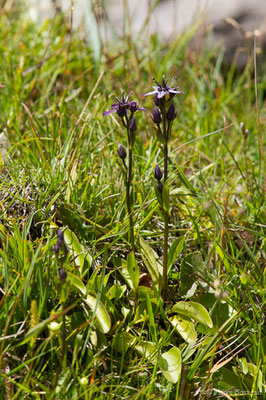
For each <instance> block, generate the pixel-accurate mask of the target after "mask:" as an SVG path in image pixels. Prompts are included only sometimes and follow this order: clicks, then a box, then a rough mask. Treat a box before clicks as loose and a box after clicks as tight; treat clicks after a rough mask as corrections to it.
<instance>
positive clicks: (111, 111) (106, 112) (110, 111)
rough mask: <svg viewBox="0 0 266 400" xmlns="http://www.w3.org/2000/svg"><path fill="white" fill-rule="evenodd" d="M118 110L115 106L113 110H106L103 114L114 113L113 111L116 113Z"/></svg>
mask: <svg viewBox="0 0 266 400" xmlns="http://www.w3.org/2000/svg"><path fill="white" fill-rule="evenodd" d="M116 111H117V110H116V109H115V108H113V109H112V110H109V111H105V112H104V113H103V115H109V114H113V113H115V112H116Z"/></svg>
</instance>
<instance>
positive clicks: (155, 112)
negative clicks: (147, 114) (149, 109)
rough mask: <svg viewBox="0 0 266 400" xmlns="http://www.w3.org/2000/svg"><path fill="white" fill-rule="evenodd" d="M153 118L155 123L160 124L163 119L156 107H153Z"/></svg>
mask: <svg viewBox="0 0 266 400" xmlns="http://www.w3.org/2000/svg"><path fill="white" fill-rule="evenodd" d="M152 120H153V122H154V123H155V124H159V123H160V122H161V121H162V117H161V114H160V111H159V110H158V108H156V107H154V109H153V113H152Z"/></svg>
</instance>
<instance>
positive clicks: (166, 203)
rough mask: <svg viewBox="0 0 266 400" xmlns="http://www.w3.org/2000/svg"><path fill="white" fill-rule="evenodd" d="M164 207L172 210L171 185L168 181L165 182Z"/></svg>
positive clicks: (166, 209) (165, 209)
mask: <svg viewBox="0 0 266 400" xmlns="http://www.w3.org/2000/svg"><path fill="white" fill-rule="evenodd" d="M162 195H163V208H164V211H167V212H169V210H170V197H169V186H168V184H167V183H164V184H163V193H162Z"/></svg>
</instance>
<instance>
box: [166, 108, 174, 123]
mask: <svg viewBox="0 0 266 400" xmlns="http://www.w3.org/2000/svg"><path fill="white" fill-rule="evenodd" d="M175 117H176V112H175V106H174V105H173V104H171V105H170V107H169V109H168V111H167V113H166V118H167V119H168V121H169V122H171V121H173V120H174V119H175Z"/></svg>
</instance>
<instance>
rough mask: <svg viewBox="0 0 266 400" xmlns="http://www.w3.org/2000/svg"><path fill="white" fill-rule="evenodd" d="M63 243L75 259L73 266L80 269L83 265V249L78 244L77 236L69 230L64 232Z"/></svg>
mask: <svg viewBox="0 0 266 400" xmlns="http://www.w3.org/2000/svg"><path fill="white" fill-rule="evenodd" d="M64 241H65V244H66V246H67V248H68V250H69V251H70V253H71V254H73V256H74V257H75V264H76V265H77V266H78V267H80V268H81V270H82V268H83V265H84V259H85V256H84V247H83V246H82V244H80V243H79V241H78V238H77V236H76V235H75V233H74V232H72V231H71V230H70V229H68V228H67V229H65V230H64Z"/></svg>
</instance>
